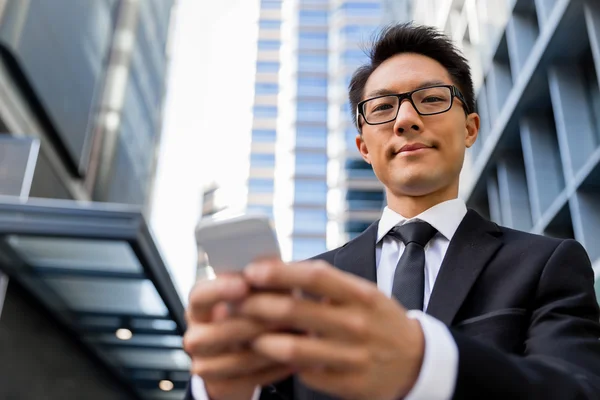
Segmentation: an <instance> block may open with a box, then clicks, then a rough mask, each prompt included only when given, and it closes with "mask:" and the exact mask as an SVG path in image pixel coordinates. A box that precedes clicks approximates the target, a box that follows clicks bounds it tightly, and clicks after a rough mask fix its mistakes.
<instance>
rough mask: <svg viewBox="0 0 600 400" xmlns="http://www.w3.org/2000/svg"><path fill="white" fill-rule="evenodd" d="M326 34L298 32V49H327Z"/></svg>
mask: <svg viewBox="0 0 600 400" xmlns="http://www.w3.org/2000/svg"><path fill="white" fill-rule="evenodd" d="M327 38H328V35H327V32H300V33H299V34H298V48H299V49H301V50H307V49H327V46H328V40H327Z"/></svg>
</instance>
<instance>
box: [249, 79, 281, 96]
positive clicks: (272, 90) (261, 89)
mask: <svg viewBox="0 0 600 400" xmlns="http://www.w3.org/2000/svg"><path fill="white" fill-rule="evenodd" d="M277 93H279V85H278V84H277V83H269V82H257V83H256V85H254V94H259V95H260V94H277Z"/></svg>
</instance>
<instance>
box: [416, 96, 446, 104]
mask: <svg viewBox="0 0 600 400" xmlns="http://www.w3.org/2000/svg"><path fill="white" fill-rule="evenodd" d="M440 101H446V99H444V98H442V97H439V96H427V97H425V98H424V99H423V100H422V101H421V102H422V103H438V102H440Z"/></svg>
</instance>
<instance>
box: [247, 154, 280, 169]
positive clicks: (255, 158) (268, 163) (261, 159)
mask: <svg viewBox="0 0 600 400" xmlns="http://www.w3.org/2000/svg"><path fill="white" fill-rule="evenodd" d="M250 166H251V167H257V168H272V167H274V166H275V154H263V153H252V154H251V155H250Z"/></svg>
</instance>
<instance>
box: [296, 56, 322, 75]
mask: <svg viewBox="0 0 600 400" xmlns="http://www.w3.org/2000/svg"><path fill="white" fill-rule="evenodd" d="M298 71H299V72H327V54H316V55H315V54H300V55H299V56H298Z"/></svg>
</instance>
